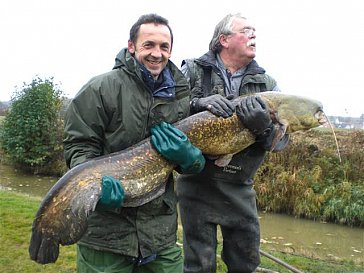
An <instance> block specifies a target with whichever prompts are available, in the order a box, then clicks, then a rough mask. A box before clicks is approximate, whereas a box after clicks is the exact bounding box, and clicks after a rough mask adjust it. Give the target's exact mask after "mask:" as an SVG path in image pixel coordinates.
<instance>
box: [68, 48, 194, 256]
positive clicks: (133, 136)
mask: <svg viewBox="0 0 364 273" xmlns="http://www.w3.org/2000/svg"><path fill="white" fill-rule="evenodd" d="M116 63H117V65H116V66H115V68H116V69H113V70H112V71H110V72H107V73H105V74H102V75H99V76H96V77H94V78H92V79H91V80H90V81H89V82H88V83H86V84H85V85H84V86H83V87H82V88H81V90H80V91H79V93H78V94H77V95H76V96H75V98H74V99H73V100H72V102H71V104H70V105H69V107H68V110H67V113H66V117H65V138H64V149H65V159H66V163H67V165H68V166H69V167H70V168H72V167H74V166H76V165H78V164H80V163H82V162H85V161H86V160H88V159H90V158H95V157H98V156H101V155H105V154H109V153H112V152H116V151H120V150H122V149H125V148H127V147H129V146H131V145H133V144H135V143H137V142H139V141H141V140H142V139H144V138H146V137H148V136H149V135H150V128H151V127H152V126H153V125H155V124H158V123H160V122H161V121H166V122H168V123H174V122H176V121H178V120H181V119H183V118H185V117H187V116H188V114H189V101H190V91H189V88H188V83H187V81H186V79H185V78H184V76H183V74H182V73H181V72H180V71H179V69H178V68H177V67H176V66H175V65H174V64H173V63H172V62H168V64H167V67H168V68H169V69H170V71H171V74H172V76H173V78H174V80H175V82H176V86H175V97H171V98H160V97H153V96H152V91H151V90H150V89H149V88H148V87H147V85H146V84H145V82H144V81H143V78H142V74H141V71H140V66H139V64H138V63H137V62H136V60H135V59H134V57H133V56H131V54H130V53H129V52H128V51H127V49H123V50H122V51H121V52H120V53H119V54H118V56H117V59H116ZM121 182H122V181H121ZM100 183H101V181H100ZM88 224H89V225H88V229H87V231H86V233H85V234H84V236H83V238H82V239H81V240H80V241H79V244H83V245H87V246H89V247H92V248H95V249H98V250H103V251H111V252H114V253H118V254H122V255H128V256H133V257H137V256H140V255H141V256H143V257H146V256H149V255H152V254H156V253H158V252H159V251H160V250H162V249H165V248H167V247H169V246H171V245H174V244H175V242H176V229H177V213H176V196H175V193H174V185H173V178H172V177H169V182H168V183H167V186H166V191H165V193H164V194H163V195H162V196H160V197H158V198H157V199H155V200H153V201H151V202H149V203H147V204H145V205H143V206H140V207H136V208H122V209H119V210H113V211H107V212H98V211H95V212H93V213H92V214H91V216H90V217H89V223H88Z"/></svg>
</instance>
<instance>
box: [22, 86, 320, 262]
mask: <svg viewBox="0 0 364 273" xmlns="http://www.w3.org/2000/svg"><path fill="white" fill-rule="evenodd" d="M256 95H257V96H260V97H261V98H262V99H263V100H264V101H265V102H266V103H267V104H268V106H269V109H270V113H271V117H272V120H273V122H274V124H275V126H276V128H277V129H278V130H277V135H276V137H275V138H276V139H277V140H278V139H280V137H281V136H282V135H283V134H284V133H285V132H289V133H292V132H295V131H298V130H308V129H311V128H314V127H317V126H319V125H320V124H322V123H323V122H324V121H325V120H324V118H323V117H324V116H323V112H322V105H321V103H319V102H317V101H314V100H311V99H308V98H304V97H298V96H294V95H288V94H284V93H280V92H263V93H259V94H256ZM240 100H241V97H239V98H237V99H235V100H234V101H233V102H234V103H235V104H237V103H238V102H239V101H240ZM174 125H175V126H176V127H177V128H178V129H180V130H181V131H183V132H184V133H186V134H187V136H188V137H189V139H190V141H191V142H192V143H193V144H194V145H195V146H197V147H198V148H200V149H201V151H202V152H203V153H204V154H206V155H211V156H226V155H229V154H235V153H237V152H239V151H242V150H243V149H245V148H246V147H248V146H249V145H251V144H252V143H254V136H253V134H252V133H251V132H250V131H249V130H247V129H246V128H244V126H243V125H242V124H241V122H240V121H239V119H238V117H237V116H236V115H235V114H234V115H233V116H232V117H229V118H226V119H224V118H219V117H216V116H214V115H212V114H211V113H210V112H207V111H205V112H201V113H197V114H195V115H193V116H190V117H188V118H186V119H184V120H181V121H179V122H177V123H175V124H174ZM175 167H176V166H175V165H174V164H172V163H170V162H168V161H166V160H165V159H164V158H163V157H162V156H160V155H159V154H158V153H157V152H156V151H155V149H154V148H153V147H152V145H151V142H150V139H149V138H147V139H145V140H143V141H141V142H139V143H138V144H136V145H134V146H132V147H130V148H128V149H126V150H123V151H120V152H117V153H113V154H110V155H106V156H103V157H99V158H95V159H92V160H89V161H87V162H85V163H83V164H80V165H78V166H76V167H75V168H73V169H71V170H69V171H68V172H67V173H66V174H65V175H64V176H63V177H61V178H60V179H59V180H58V182H57V183H56V184H55V185H54V187H53V188H52V189H50V191H49V192H48V194H47V195H46V197H45V198H44V200H43V201H42V203H41V205H40V208H39V210H38V212H37V214H36V217H35V220H34V222H33V226H32V237H31V241H30V246H29V254H30V257H31V259H32V260H34V261H36V262H38V263H41V264H46V263H53V262H55V261H56V260H57V258H58V255H59V244H61V245H70V244H74V243H76V242H77V241H78V240H79V239H80V238H81V237H82V235H83V234H84V232H85V231H86V229H87V217H88V216H89V214H90V213H92V211H94V209H95V206H96V204H97V202H98V200H99V196H100V192H101V177H102V176H103V175H111V176H113V177H116V178H118V179H120V180H121V181H122V184H123V187H124V191H125V201H124V204H123V206H126V207H135V206H140V205H142V204H145V203H147V202H149V201H150V200H152V199H154V198H156V197H158V196H160V195H161V194H162V193H163V192H164V187H165V183H166V180H167V178H168V176H169V175H170V174H171V172H172V171H173V170H174V168H175Z"/></svg>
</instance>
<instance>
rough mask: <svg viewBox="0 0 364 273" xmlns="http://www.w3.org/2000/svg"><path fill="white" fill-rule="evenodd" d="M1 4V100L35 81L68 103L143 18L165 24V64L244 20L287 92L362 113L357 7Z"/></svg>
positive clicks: (323, 3)
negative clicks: (225, 25)
mask: <svg viewBox="0 0 364 273" xmlns="http://www.w3.org/2000/svg"><path fill="white" fill-rule="evenodd" d="M219 2H220V3H221V4H220V5H218V4H217V3H218V2H216V1H212V0H183V1H174V0H167V1H162V0H138V1H125V0H100V1H96V0H2V1H1V2H0V35H1V36H0V37H1V38H0V39H1V42H0V73H1V74H0V101H7V100H9V99H10V98H11V95H12V93H13V91H14V90H15V86H18V87H21V86H22V85H23V83H24V82H25V83H30V82H31V81H32V79H33V78H35V77H36V76H40V77H41V78H44V77H54V81H55V82H56V83H59V84H60V87H61V89H62V90H63V92H64V93H65V94H66V95H67V96H68V97H73V96H74V95H75V94H76V93H77V92H78V91H79V89H80V88H81V87H82V85H84V84H85V83H86V82H87V81H88V80H89V79H90V78H91V77H93V76H95V75H98V74H101V73H104V72H106V71H109V70H111V68H112V66H113V64H114V58H115V55H116V54H117V53H118V52H119V50H120V49H121V48H123V47H125V46H127V40H128V35H129V29H130V27H131V25H132V24H133V23H134V22H135V21H136V20H137V19H138V17H139V16H140V15H142V14H144V13H152V12H154V13H158V14H160V15H162V16H164V17H166V18H167V19H168V20H169V22H170V25H171V27H172V30H173V32H174V39H175V41H174V47H173V52H172V58H171V60H172V61H173V62H175V64H176V65H178V66H180V63H181V61H182V59H184V58H192V57H199V56H201V55H202V54H204V53H205V52H206V51H207V50H208V44H209V42H210V39H211V36H212V34H213V30H214V27H215V25H216V24H217V23H218V22H219V21H220V19H222V18H223V17H224V16H225V15H226V14H228V13H236V12H241V13H242V14H243V15H244V16H245V17H247V18H248V19H249V21H250V22H251V23H253V24H254V26H255V27H256V29H257V32H256V35H257V57H256V60H257V62H258V63H259V64H260V65H261V66H262V67H264V68H265V69H266V71H267V73H268V74H270V75H271V76H273V77H274V78H275V79H276V80H277V81H278V84H279V86H280V88H281V90H282V92H285V93H291V94H297V95H302V96H307V97H311V98H313V99H317V100H320V101H321V102H322V103H323V105H324V110H325V112H326V114H327V115H344V116H353V117H359V116H360V115H361V114H363V113H364V106H363V105H364V102H363V98H362V97H363V93H364V84H363V80H364V79H363V78H364V73H363V72H364V69H363V64H364V52H363V51H364V8H363V7H362V4H361V2H362V1H360V0H344V1H341V0H340V1H338V0H304V1H303V0H302V1H294V0H274V1H272V0H250V1H245V0H236V1H235V0H223V1H219Z"/></svg>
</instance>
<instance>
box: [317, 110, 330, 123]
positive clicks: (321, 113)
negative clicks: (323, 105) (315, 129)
mask: <svg viewBox="0 0 364 273" xmlns="http://www.w3.org/2000/svg"><path fill="white" fill-rule="evenodd" d="M315 118H316V119H317V121H318V123H319V124H320V125H323V124H325V123H327V122H328V120H327V117H326V115H325V113H324V111H322V110H318V111H317V112H316V113H315Z"/></svg>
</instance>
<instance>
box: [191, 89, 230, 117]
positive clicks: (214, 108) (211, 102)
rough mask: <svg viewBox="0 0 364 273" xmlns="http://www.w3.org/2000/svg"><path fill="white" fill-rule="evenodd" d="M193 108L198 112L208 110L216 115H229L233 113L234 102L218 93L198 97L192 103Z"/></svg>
mask: <svg viewBox="0 0 364 273" xmlns="http://www.w3.org/2000/svg"><path fill="white" fill-rule="evenodd" d="M192 107H193V110H194V111H195V112H200V111H204V110H208V111H210V112H211V113H213V114H214V115H215V116H218V117H224V118H227V117H230V116H232V114H233V113H234V104H233V103H232V102H231V101H230V100H228V99H227V98H224V97H223V96H221V95H220V94H215V95H212V96H209V97H206V98H199V99H197V100H195V101H194V102H193V103H192Z"/></svg>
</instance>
